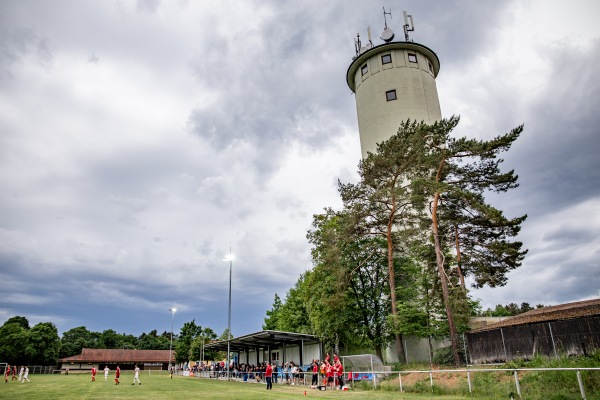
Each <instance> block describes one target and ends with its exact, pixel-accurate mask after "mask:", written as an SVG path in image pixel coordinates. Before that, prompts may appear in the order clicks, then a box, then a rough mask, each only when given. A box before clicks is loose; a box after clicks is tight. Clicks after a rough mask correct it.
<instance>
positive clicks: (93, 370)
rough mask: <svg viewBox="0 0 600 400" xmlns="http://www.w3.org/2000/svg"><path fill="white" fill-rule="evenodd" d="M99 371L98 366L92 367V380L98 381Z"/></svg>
mask: <svg viewBox="0 0 600 400" xmlns="http://www.w3.org/2000/svg"><path fill="white" fill-rule="evenodd" d="M97 372H98V370H97V369H96V367H92V382H96V373H97Z"/></svg>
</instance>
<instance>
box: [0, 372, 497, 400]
mask: <svg viewBox="0 0 600 400" xmlns="http://www.w3.org/2000/svg"><path fill="white" fill-rule="evenodd" d="M29 379H30V380H31V382H25V383H19V382H17V381H14V382H10V381H9V382H8V383H3V382H2V383H0V385H2V386H1V387H0V399H45V400H46V399H48V400H50V399H63V400H64V399H150V400H154V399H157V400H158V399H194V400H196V399H211V400H212V399H244V400H252V399H257V400H258V399H292V398H294V399H308V398H319V399H395V400H398V399H411V400H417V399H430V398H432V396H431V395H416V394H406V393H400V392H398V391H397V392H388V391H368V390H349V391H344V392H342V391H320V390H315V389H310V388H308V387H302V386H288V385H282V384H276V385H274V386H273V390H270V391H267V390H266V386H265V385H264V384H257V383H249V382H226V381H216V380H214V379H205V378H190V377H182V376H174V377H173V379H169V377H168V376H167V375H161V374H152V375H148V374H147V373H146V374H144V373H143V371H142V374H141V375H140V379H141V381H142V385H135V386H134V385H132V384H131V383H132V382H133V375H132V374H131V372H129V371H127V372H126V373H124V374H123V375H121V384H120V385H119V386H117V385H115V382H114V376H113V375H112V374H111V375H109V380H108V381H107V382H104V375H103V374H99V375H98V376H97V377H96V382H92V381H91V376H90V375H89V374H86V375H74V374H71V375H69V376H64V375H29ZM305 392H306V395H305ZM434 397H435V399H439V400H455V399H462V398H463V397H457V396H434ZM486 399H487V398H486Z"/></svg>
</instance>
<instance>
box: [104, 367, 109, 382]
mask: <svg viewBox="0 0 600 400" xmlns="http://www.w3.org/2000/svg"><path fill="white" fill-rule="evenodd" d="M108 371H110V369H109V368H108V365H107V366H105V367H104V382H106V381H107V380H108Z"/></svg>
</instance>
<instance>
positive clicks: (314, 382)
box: [310, 359, 319, 387]
mask: <svg viewBox="0 0 600 400" xmlns="http://www.w3.org/2000/svg"><path fill="white" fill-rule="evenodd" d="M311 365H312V373H313V374H312V381H311V382H310V386H315V387H316V386H317V385H318V384H319V362H318V361H317V360H315V359H313V362H312V364H311Z"/></svg>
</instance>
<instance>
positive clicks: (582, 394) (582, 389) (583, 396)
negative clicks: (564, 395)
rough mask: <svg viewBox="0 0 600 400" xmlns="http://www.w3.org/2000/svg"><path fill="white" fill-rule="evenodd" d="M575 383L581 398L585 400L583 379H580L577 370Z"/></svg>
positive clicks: (579, 372)
mask: <svg viewBox="0 0 600 400" xmlns="http://www.w3.org/2000/svg"><path fill="white" fill-rule="evenodd" d="M577 382H579V391H580V392H581V398H582V399H583V400H586V397H585V388H584V387H583V379H581V371H580V370H577Z"/></svg>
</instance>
